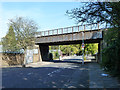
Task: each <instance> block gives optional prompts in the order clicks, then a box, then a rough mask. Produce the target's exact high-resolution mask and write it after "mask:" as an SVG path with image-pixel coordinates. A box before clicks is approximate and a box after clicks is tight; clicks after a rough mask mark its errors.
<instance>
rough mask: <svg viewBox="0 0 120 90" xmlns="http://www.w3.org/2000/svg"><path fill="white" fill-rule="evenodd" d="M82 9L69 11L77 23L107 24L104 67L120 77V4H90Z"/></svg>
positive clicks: (68, 13) (69, 14)
mask: <svg viewBox="0 0 120 90" xmlns="http://www.w3.org/2000/svg"><path fill="white" fill-rule="evenodd" d="M85 4H86V5H83V7H82V8H74V9H72V10H71V11H67V12H66V13H67V15H68V16H70V17H72V18H74V19H76V21H77V23H82V24H83V23H90V24H92V23H98V22H99V23H106V24H107V25H109V27H110V29H109V28H108V31H107V32H104V33H105V38H104V39H105V42H106V43H107V47H106V48H105V49H104V50H103V59H102V66H103V67H104V68H106V70H108V71H109V72H111V73H112V74H115V75H120V72H119V71H120V66H119V65H120V59H119V58H120V2H89V3H85Z"/></svg>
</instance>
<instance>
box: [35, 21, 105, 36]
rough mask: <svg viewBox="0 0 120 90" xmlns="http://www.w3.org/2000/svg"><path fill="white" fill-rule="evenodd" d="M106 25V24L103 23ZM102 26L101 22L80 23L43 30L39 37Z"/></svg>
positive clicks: (94, 28) (38, 34) (95, 28)
mask: <svg viewBox="0 0 120 90" xmlns="http://www.w3.org/2000/svg"><path fill="white" fill-rule="evenodd" d="M101 26H104V25H101ZM100 28H101V27H100V26H99V23H94V24H86V25H78V26H72V27H65V28H59V29H53V30H48V31H41V32H38V33H37V35H36V36H37V37H40V36H50V35H59V34H67V33H74V32H81V31H88V30H97V29H98V30H99V29H100Z"/></svg>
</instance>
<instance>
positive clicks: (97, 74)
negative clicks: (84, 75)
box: [89, 63, 120, 89]
mask: <svg viewBox="0 0 120 90" xmlns="http://www.w3.org/2000/svg"><path fill="white" fill-rule="evenodd" d="M102 74H106V72H104V71H103V70H102V69H101V68H100V65H99V64H98V63H89V88H119V89H120V82H119V81H118V80H117V78H115V77H111V76H110V75H109V74H108V75H106V76H104V75H102Z"/></svg>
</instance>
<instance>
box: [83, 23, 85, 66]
mask: <svg viewBox="0 0 120 90" xmlns="http://www.w3.org/2000/svg"><path fill="white" fill-rule="evenodd" d="M84 33H85V25H84V32H82V53H83V55H82V65H84V47H85V45H84Z"/></svg>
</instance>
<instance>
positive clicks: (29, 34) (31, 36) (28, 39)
mask: <svg viewBox="0 0 120 90" xmlns="http://www.w3.org/2000/svg"><path fill="white" fill-rule="evenodd" d="M9 24H10V25H11V26H12V27H13V29H14V32H15V36H16V40H17V45H18V47H19V48H21V49H24V50H25V49H26V48H27V46H31V47H32V46H33V45H34V40H35V34H36V31H37V29H38V28H37V24H36V23H35V22H34V21H33V20H30V19H27V18H23V17H17V18H15V19H11V20H10V23H9Z"/></svg>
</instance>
